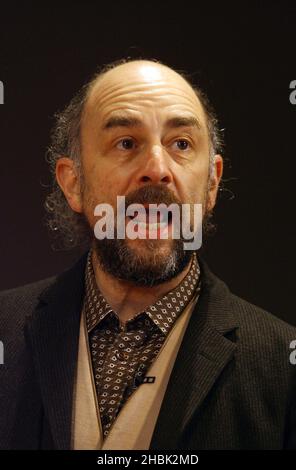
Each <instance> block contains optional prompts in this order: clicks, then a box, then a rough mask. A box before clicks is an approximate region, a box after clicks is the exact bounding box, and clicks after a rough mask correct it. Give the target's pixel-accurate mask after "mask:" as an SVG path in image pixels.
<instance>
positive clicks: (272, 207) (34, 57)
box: [0, 1, 296, 325]
mask: <svg viewBox="0 0 296 470" xmlns="http://www.w3.org/2000/svg"><path fill="white" fill-rule="evenodd" d="M293 3H294V6H293ZM293 3H292V2H291V3H283V2H257V4H256V6H254V5H252V6H251V5H250V3H241V2H238V3H237V6H233V5H231V4H227V3H226V2H221V3H220V4H215V3H212V2H211V4H210V5H209V6H207V7H206V6H204V2H198V1H195V2H186V1H183V2H181V1H179V2H177V3H174V4H173V3H172V2H159V3H158V4H157V3H156V2H155V3H151V2H143V3H140V2H114V1H112V2H109V4H108V2H104V3H103V2H99V1H97V2H94V1H93V2H90V1H83V2H82V1H81V2H65V3H60V4H58V3H55V2H50V3H48V4H46V3H41V2H40V3H34V2H23V3H21V2H20V3H19V4H17V3H10V4H9V6H7V5H6V6H5V5H4V4H3V3H2V4H1V13H0V28H1V29H0V80H1V81H2V82H3V83H4V90H5V103H4V105H0V155H1V163H0V165H1V166H0V168H1V170H0V201H1V236H0V253H1V272H0V288H1V289H6V288H10V287H15V286H18V285H22V284H25V283H28V282H32V281H35V280H38V279H41V278H44V277H47V276H50V275H53V274H56V273H58V272H61V271H62V270H64V269H66V268H67V267H68V266H70V265H71V264H72V263H73V262H74V260H75V259H76V258H77V253H75V252H68V253H67V252H54V251H52V249H51V246H50V240H49V237H48V234H47V230H46V228H45V227H44V209H43V203H44V198H45V195H46V186H47V185H48V183H49V181H50V179H49V174H48V170H47V165H46V163H45V157H44V155H45V151H46V147H47V145H48V143H49V133H50V128H51V125H52V123H53V114H54V112H56V111H57V110H59V109H62V108H63V107H64V105H66V103H67V102H68V101H69V100H70V98H71V97H72V95H73V93H74V92H76V91H77V90H78V88H79V87H80V86H81V85H82V84H83V83H84V82H85V81H86V80H87V79H88V78H89V77H90V76H91V75H92V73H93V72H94V71H95V70H96V68H97V66H99V65H102V64H105V63H108V62H110V61H113V60H115V59H119V58H122V57H127V56H131V57H135V58H137V57H139V56H142V57H143V58H157V59H159V60H161V61H163V62H165V63H166V64H168V65H170V66H172V67H173V68H177V69H178V70H184V71H187V72H190V73H191V74H193V77H194V78H195V81H196V82H197V83H198V84H200V85H201V86H202V87H203V88H204V89H205V91H206V92H207V93H208V94H209V97H210V99H211V101H212V103H213V104H214V106H215V107H216V110H217V112H218V115H219V117H220V125H221V127H222V128H225V129H226V130H225V138H226V149H225V157H226V159H227V162H228V163H227V168H226V172H225V180H226V181H225V187H226V188H227V189H228V190H227V191H224V192H222V193H221V197H220V199H219V202H218V204H217V208H216V216H215V220H216V222H217V224H218V231H217V234H216V236H215V237H214V238H212V239H210V240H209V241H208V242H207V244H206V246H205V255H206V259H207V261H208V263H209V265H210V267H211V268H212V270H213V271H214V272H215V273H216V274H217V275H219V276H220V277H221V278H222V279H223V280H225V281H226V282H227V283H228V285H229V286H230V287H231V289H232V291H233V292H235V293H236V294H238V295H240V296H242V297H244V298H246V299H247V300H249V301H251V302H253V303H255V304H257V305H259V306H261V307H263V308H265V309H267V310H269V311H271V312H273V313H274V314H275V315H277V316H279V317H280V318H283V319H284V320H287V321H289V322H290V323H293V324H295V325H296V313H295V307H294V304H295V300H294V291H295V288H294V280H295V276H294V261H295V259H294V251H295V250H294V233H293V230H294V217H295V215H294V199H295V198H294V192H295V172H294V171H293V169H292V163H293V162H294V159H295V123H296V106H295V105H294V106H293V105H292V104H291V103H290V101H289V94H290V92H291V90H290V89H289V84H290V82H291V81H292V80H295V79H296V65H295V57H296V53H295V52H296V51H295V49H296V3H295V2H293ZM103 5H104V6H103Z"/></svg>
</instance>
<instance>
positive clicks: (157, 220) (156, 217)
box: [127, 205, 172, 231]
mask: <svg viewBox="0 0 296 470" xmlns="http://www.w3.org/2000/svg"><path fill="white" fill-rule="evenodd" d="M144 208H145V212H144V211H139V212H136V213H135V215H133V216H128V217H127V218H128V219H129V220H132V221H133V223H134V224H135V225H136V226H137V227H138V229H141V230H150V231H151V230H152V231H153V230H161V229H164V228H165V227H169V226H170V225H171V223H172V212H171V211H168V210H166V209H162V208H161V209H153V208H149V207H148V205H147V207H146V206H144Z"/></svg>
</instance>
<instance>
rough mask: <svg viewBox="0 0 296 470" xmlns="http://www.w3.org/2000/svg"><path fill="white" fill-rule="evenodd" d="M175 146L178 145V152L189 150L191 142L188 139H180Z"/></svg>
mask: <svg viewBox="0 0 296 470" xmlns="http://www.w3.org/2000/svg"><path fill="white" fill-rule="evenodd" d="M173 145H177V150H183V151H184V150H188V149H189V147H190V142H188V140H186V139H178V140H176V141H175V142H174V144H173Z"/></svg>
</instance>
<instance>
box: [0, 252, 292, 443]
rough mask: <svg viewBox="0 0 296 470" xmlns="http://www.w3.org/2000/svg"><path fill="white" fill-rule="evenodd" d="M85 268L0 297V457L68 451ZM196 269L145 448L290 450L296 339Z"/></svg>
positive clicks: (80, 266)
mask: <svg viewBox="0 0 296 470" xmlns="http://www.w3.org/2000/svg"><path fill="white" fill-rule="evenodd" d="M85 263H86V255H84V256H83V257H82V258H81V259H80V260H79V261H78V262H77V264H76V265H75V266H74V267H73V268H71V269H70V270H69V271H66V272H64V273H63V274H61V275H59V276H58V277H54V278H50V279H46V280H43V281H40V282H37V283H34V284H30V285H27V286H24V287H20V288H17V289H12V290H8V291H5V292H2V293H1V294H0V340H1V341H2V342H3V343H4V352H5V355H4V365H0V448H4V449H7V448H8V449H15V448H20V449H40V448H41V449H69V448H71V407H72V391H73V383H74V378H75V370H76V363H77V352H78V337H79V320H80V314H81V307H82V301H83V295H84V268H85ZM200 264H201V271H202V283H203V285H202V293H201V296H200V299H199V301H198V303H197V306H196V308H195V311H194V312H193V314H192V316H191V319H190V322H189V325H188V327H187V330H186V332H185V335H184V338H183V341H182V344H181V347H180V350H179V353H178V356H177V359H176V362H175V365H174V368H173V371H172V374H171V377H170V380H169V383H168V387H167V390H166V393H165V396H164V401H163V403H162V406H161V410H160V414H159V417H158V420H157V423H156V427H155V430H154V434H153V437H152V441H151V446H150V448H151V449H188V450H190V449H191V450H201V449H285V448H294V449H296V405H295V404H296V366H293V365H292V364H290V362H289V355H290V352H291V350H290V348H289V347H290V343H291V341H292V340H294V339H296V329H295V328H294V327H292V326H289V325H288V324H286V323H284V322H283V321H281V320H279V319H277V318H276V317H274V316H272V315H271V314H269V313H267V312H265V311H263V310H261V309H259V308H258V307H255V306H254V305H251V304H249V303H247V302H245V301H244V300H242V299H240V298H238V297H236V296H234V295H233V294H231V292H230V291H229V289H228V288H227V286H226V285H225V284H224V283H223V282H222V281H221V280H219V279H218V278H217V277H216V276H214V275H213V274H212V273H211V272H210V270H209V269H208V267H207V266H206V264H205V263H204V262H203V261H200ZM146 386H149V385H146Z"/></svg>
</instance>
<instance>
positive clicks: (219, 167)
mask: <svg viewBox="0 0 296 470" xmlns="http://www.w3.org/2000/svg"><path fill="white" fill-rule="evenodd" d="M211 164H212V165H213V166H212V171H211V174H210V179H209V188H208V207H207V209H208V211H211V210H212V209H213V208H214V206H215V204H216V198H217V193H218V188H219V184H220V180H221V177H222V174H223V158H222V157H221V155H218V154H217V155H215V156H214V162H213V163H211Z"/></svg>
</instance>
